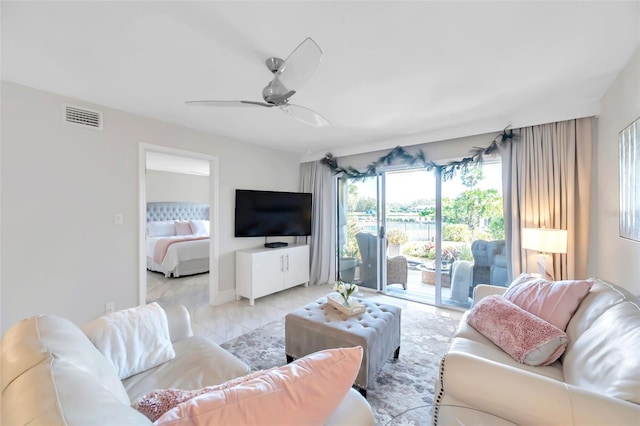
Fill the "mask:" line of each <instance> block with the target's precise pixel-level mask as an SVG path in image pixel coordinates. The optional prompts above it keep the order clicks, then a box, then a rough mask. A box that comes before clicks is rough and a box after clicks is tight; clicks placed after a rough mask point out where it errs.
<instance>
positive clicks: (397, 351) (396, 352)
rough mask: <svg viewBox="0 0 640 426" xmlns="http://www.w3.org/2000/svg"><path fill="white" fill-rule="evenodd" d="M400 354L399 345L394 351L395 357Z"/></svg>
mask: <svg viewBox="0 0 640 426" xmlns="http://www.w3.org/2000/svg"><path fill="white" fill-rule="evenodd" d="M399 356H400V346H398V348H397V349H396V351H395V352H394V353H393V359H398V357H399Z"/></svg>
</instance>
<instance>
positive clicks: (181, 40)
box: [1, 1, 640, 159]
mask: <svg viewBox="0 0 640 426" xmlns="http://www.w3.org/2000/svg"><path fill="white" fill-rule="evenodd" d="M1 14H2V16H1V18H2V40H1V43H2V44H1V47H2V58H1V59H2V62H1V72H2V79H3V80H6V81H11V82H15V83H20V84H24V85H27V86H31V87H34V88H37V89H42V90H46V91H50V92H54V93H59V94H62V95H66V96H71V97H75V98H79V99H82V100H86V101H90V102H94V103H97V104H100V105H105V106H107V107H111V108H116V109H120V110H123V111H128V112H131V113H135V114H140V115H144V116H148V117H152V118H156V119H160V120H164V121H168V122H172V123H176V124H180V125H184V126H188V127H192V128H196V129H201V130H204V131H207V132H211V133H215V134H219V135H223V136H226V137H229V138H233V139H237V140H241V141H247V142H252V143H255V144H260V145H266V146H271V147H274V148H278V149H282V150H287V151H292V152H297V153H300V154H301V156H302V157H303V158H304V157H306V158H308V159H311V158H314V157H315V158H319V157H321V156H322V155H323V154H324V153H325V152H327V151H331V152H333V153H334V154H335V155H338V156H339V155H345V154H350V153H356V152H363V151H371V150H373V149H383V148H387V147H393V146H396V145H411V144H417V143H423V142H432V141H435V140H443V139H449V138H454V137H462V136H468V135H473V134H481V133H487V132H493V131H498V130H501V129H502V128H504V127H505V126H506V125H509V124H510V125H512V126H513V127H521V126H525V125H533V124H540V123H544V122H551V121H559V120H564V119H568V118H576V117H582V116H588V115H594V114H597V113H598V112H599V100H600V98H601V97H602V95H603V94H604V92H605V91H606V89H607V88H608V87H609V86H610V84H611V83H612V82H613V80H614V79H615V77H616V76H617V74H618V72H619V71H620V69H622V67H623V66H624V65H625V64H626V63H627V61H628V60H629V59H630V57H631V55H632V54H633V52H634V51H635V50H636V49H637V48H638V46H639V45H640V1H621V2H615V1H600V2H598V1H568V2H562V1H553V2H552V1H549V2H541V1H497V2H486V1H467V2H461V1H448V2H436V1H425V2H419V1H411V2H400V1H394V2H391V1H386V2H385V1H377V2H374V1H353V2H345V1H338V2H330V1H317V2H311V1H284V2H274V1H260V2H247V1H236V2H213V1H210V2H206V1H201V2H184V1H176V2H168V1H157V2H155V1H142V2H108V1H107V2H97V1H85V2H8V1H2V4H1ZM307 36H310V37H312V38H313V39H314V40H315V41H316V42H317V43H318V45H319V46H320V47H321V48H322V50H323V52H324V56H323V58H322V61H321V63H320V66H319V67H318V69H317V71H316V73H315V74H314V75H313V77H312V79H311V80H310V81H309V82H308V83H307V84H306V85H305V86H304V87H303V88H301V90H300V91H299V92H298V93H296V94H295V95H294V96H293V98H292V99H291V102H292V103H295V104H299V105H303V106H305V107H308V108H311V109H313V110H316V111H318V112H319V113H321V114H322V115H324V116H325V117H326V118H328V119H329V121H330V122H331V123H332V126H330V127H327V128H315V127H310V126H306V125H304V124H301V123H299V122H298V121H296V120H294V119H292V118H291V117H289V116H288V115H287V114H284V113H282V112H281V111H279V110H278V109H277V108H270V109H267V108H204V107H200V108H198V107H187V106H186V105H185V104H184V101H186V100H189V99H230V100H236V99H246V100H262V99H261V93H262V88H263V87H264V86H265V85H266V83H267V82H268V81H269V80H270V79H271V73H270V72H269V71H268V70H267V68H266V66H265V65H264V60H265V59H266V58H268V57H270V56H279V57H283V58H286V56H287V55H288V54H289V53H290V52H291V51H292V50H293V49H294V48H295V47H296V46H297V45H298V44H299V43H300V42H301V41H302V40H303V39H304V38H306V37H307Z"/></svg>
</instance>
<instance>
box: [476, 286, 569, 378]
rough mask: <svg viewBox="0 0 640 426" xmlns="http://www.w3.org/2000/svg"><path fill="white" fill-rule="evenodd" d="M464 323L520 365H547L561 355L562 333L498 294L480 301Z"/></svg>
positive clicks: (564, 339) (563, 343) (564, 334)
mask: <svg viewBox="0 0 640 426" xmlns="http://www.w3.org/2000/svg"><path fill="white" fill-rule="evenodd" d="M467 323H469V325H470V326H472V327H473V328H475V329H476V330H478V331H479V332H480V333H482V334H483V335H484V336H486V337H487V338H488V339H489V340H491V341H492V342H493V343H495V344H496V346H498V347H500V349H502V350H503V351H505V352H506V353H508V354H509V355H511V357H512V358H513V359H515V360H516V361H518V362H519V363H521V364H527V365H533V366H539V365H549V364H551V363H553V362H554V361H555V360H557V359H558V358H559V357H560V355H562V353H563V352H564V350H565V349H566V347H567V343H569V339H568V338H567V335H566V333H565V332H564V331H562V330H560V329H559V328H558V327H556V326H554V325H552V324H549V323H548V322H546V321H545V320H543V319H541V318H539V317H537V316H535V315H533V314H532V313H530V312H527V311H525V310H524V309H522V308H521V307H519V306H518V305H516V304H514V303H511V302H510V301H508V300H507V299H505V298H504V297H502V296H500V295H496V294H494V295H491V296H487V297H484V298H482V299H481V300H480V301H479V302H478V303H477V304H476V305H475V306H474V307H473V308H472V309H471V311H470V312H469V315H468V316H467Z"/></svg>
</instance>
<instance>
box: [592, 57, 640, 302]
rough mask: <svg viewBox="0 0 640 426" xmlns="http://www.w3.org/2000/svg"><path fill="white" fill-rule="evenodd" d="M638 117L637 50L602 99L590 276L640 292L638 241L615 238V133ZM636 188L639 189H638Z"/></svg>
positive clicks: (639, 75) (639, 64)
mask: <svg viewBox="0 0 640 426" xmlns="http://www.w3.org/2000/svg"><path fill="white" fill-rule="evenodd" d="M638 117H640V49H638V50H637V51H636V52H635V54H634V55H633V57H632V58H631V60H630V61H629V63H628V64H627V65H626V66H625V68H624V69H623V70H622V71H621V72H620V74H619V75H618V77H617V78H616V80H615V82H614V83H613V84H612V85H611V87H610V88H609V90H607V92H606V94H605V95H604V97H603V98H602V110H601V113H600V116H599V118H598V138H597V143H596V150H595V162H596V164H595V167H596V178H595V185H594V186H595V195H596V196H595V197H594V198H595V200H594V204H593V208H592V219H593V222H592V230H593V232H592V233H591V236H592V239H591V241H592V244H591V246H592V248H593V250H592V256H591V262H590V269H589V272H590V275H596V276H598V277H599V278H602V279H604V280H607V281H611V282H613V283H615V284H618V285H620V286H622V287H625V288H626V289H628V290H629V291H631V292H632V293H633V294H636V295H640V242H637V241H631V240H628V239H624V238H621V237H619V235H620V233H619V230H618V211H619V208H620V207H619V195H618V194H619V177H618V170H619V169H618V133H619V132H620V131H621V130H622V129H624V128H625V127H627V126H628V125H629V124H631V123H632V122H633V121H634V120H636V119H637V118H638ZM638 189H639V190H640V188H638Z"/></svg>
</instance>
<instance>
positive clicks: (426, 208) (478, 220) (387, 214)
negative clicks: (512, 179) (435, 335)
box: [337, 163, 506, 308]
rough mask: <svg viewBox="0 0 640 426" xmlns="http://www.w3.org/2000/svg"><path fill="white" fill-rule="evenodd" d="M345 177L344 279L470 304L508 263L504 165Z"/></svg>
mask: <svg viewBox="0 0 640 426" xmlns="http://www.w3.org/2000/svg"><path fill="white" fill-rule="evenodd" d="M337 182H338V220H337V223H338V239H337V240H338V259H337V264H338V273H339V276H340V277H341V279H342V280H345V281H350V282H356V283H357V284H359V285H360V286H363V287H366V288H370V289H373V290H377V291H381V292H384V293H386V294H389V295H392V296H397V297H402V298H406V299H410V300H414V301H419V302H423V303H428V304H434V305H440V306H450V307H459V308H467V307H469V305H470V302H471V295H472V292H473V287H474V286H475V285H477V284H478V283H480V282H485V281H487V282H489V281H490V279H491V278H490V277H492V276H496V277H497V276H498V275H499V273H500V267H501V266H500V265H501V262H502V263H505V262H506V261H505V260H504V252H503V250H504V249H503V248H504V225H503V224H504V221H503V217H502V195H501V174H500V164H499V163H493V164H487V165H484V166H482V167H480V168H479V169H471V170H470V171H467V172H461V173H458V174H457V175H456V176H454V178H453V179H450V180H447V181H444V180H442V179H441V177H440V173H439V171H438V170H437V169H434V170H432V171H426V170H424V169H409V170H407V169H403V170H388V171H383V172H381V173H379V174H378V175H377V176H372V177H367V178H365V179H349V178H339V179H338V180H337ZM474 250H475V253H476V256H477V258H474ZM489 251H491V253H489ZM505 265H506V263H505ZM474 272H475V274H476V276H475V277H474V275H473V274H474ZM491 274H493V275H491Z"/></svg>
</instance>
